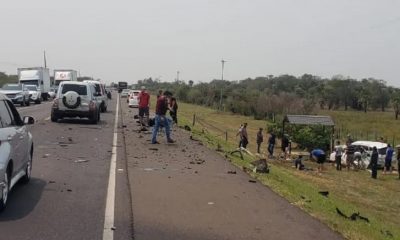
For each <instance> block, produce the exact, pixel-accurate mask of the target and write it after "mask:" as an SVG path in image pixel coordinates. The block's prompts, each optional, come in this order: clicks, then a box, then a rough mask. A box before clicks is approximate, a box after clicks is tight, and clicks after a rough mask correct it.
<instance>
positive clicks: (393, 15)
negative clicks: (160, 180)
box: [0, 0, 400, 86]
mask: <svg viewBox="0 0 400 240" xmlns="http://www.w3.org/2000/svg"><path fill="white" fill-rule="evenodd" d="M61 3H66V4H64V5H62V4H61ZM61 3H60V1H53V0H40V1H39V2H37V1H31V0H20V1H7V2H4V3H3V4H2V14H1V15H0V29H2V33H3V35H2V38H0V69H2V70H4V71H5V72H7V73H8V74H15V73H16V69H17V67H29V66H35V65H36V66H38V65H39V66H43V65H44V62H43V51H46V54H47V65H48V67H49V68H51V69H54V68H60V66H63V67H61V68H69V69H74V70H77V71H80V72H81V75H82V76H92V77H94V78H99V79H102V80H103V81H104V82H112V81H113V82H118V81H125V80H126V79H131V80H130V81H132V82H136V81H137V80H140V79H143V78H148V77H150V76H153V77H154V78H160V79H161V81H168V82H170V81H174V79H175V78H176V75H177V71H179V72H180V74H179V75H180V76H179V79H188V80H189V79H190V80H193V81H194V82H196V83H197V82H208V81H211V80H212V79H220V78H221V60H226V61H227V62H226V64H225V69H224V79H229V80H231V81H237V80H242V79H246V78H248V77H252V76H265V75H267V74H269V73H273V75H275V76H279V75H282V74H289V75H293V76H301V75H302V74H303V73H310V74H312V75H316V76H323V77H324V78H330V77H332V76H334V75H343V76H350V77H352V78H354V79H363V78H368V77H371V78H375V79H382V80H385V81H386V82H387V84H388V85H393V86H400V79H399V77H398V75H399V74H398V63H399V62H400V44H399V40H400V31H399V30H400V14H399V12H398V9H400V1H393V0H381V1H375V0H352V1H347V0H337V1H327V0H325V1H321V0H302V1H298V0H284V1H273V0H253V1H251V2H248V1H245V0H215V1H201V0H192V1H185V0H170V1H163V0H153V1H140V2H132V1H126V0H117V1H112V2H111V1H95V0H85V1H78V0H70V1H68V2H66V1H65V2H63V1H61ZM69 15H72V16H74V17H60V16H69ZM16 16H18V17H16Z"/></svg>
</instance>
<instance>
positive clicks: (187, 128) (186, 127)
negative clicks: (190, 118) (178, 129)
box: [183, 125, 192, 137]
mask: <svg viewBox="0 0 400 240" xmlns="http://www.w3.org/2000/svg"><path fill="white" fill-rule="evenodd" d="M183 129H185V130H186V131H189V132H191V131H192V129H191V128H190V127H189V126H188V125H185V126H184V127H183ZM190 137H191V136H190Z"/></svg>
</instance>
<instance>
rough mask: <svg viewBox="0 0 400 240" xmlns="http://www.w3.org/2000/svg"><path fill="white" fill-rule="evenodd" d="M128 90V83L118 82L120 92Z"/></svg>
mask: <svg viewBox="0 0 400 240" xmlns="http://www.w3.org/2000/svg"><path fill="white" fill-rule="evenodd" d="M127 88H128V83H127V82H118V92H119V93H120V92H122V90H123V89H127Z"/></svg>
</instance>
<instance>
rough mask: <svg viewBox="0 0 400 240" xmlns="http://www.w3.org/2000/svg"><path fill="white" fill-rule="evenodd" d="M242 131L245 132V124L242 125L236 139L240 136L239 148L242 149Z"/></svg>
mask: <svg viewBox="0 0 400 240" xmlns="http://www.w3.org/2000/svg"><path fill="white" fill-rule="evenodd" d="M242 130H243V124H240V127H239V130H238V132H237V133H236V137H237V136H239V147H238V148H241V147H242Z"/></svg>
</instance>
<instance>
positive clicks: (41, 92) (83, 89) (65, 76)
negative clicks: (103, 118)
mask: <svg viewBox="0 0 400 240" xmlns="http://www.w3.org/2000/svg"><path fill="white" fill-rule="evenodd" d="M53 85H54V86H53V87H51V84H50V76H49V70H48V69H47V68H42V67H38V68H19V69H18V83H13V84H5V85H3V87H2V88H1V89H0V211H3V210H4V209H5V207H6V206H7V202H8V200H9V193H10V191H11V189H12V188H13V187H14V186H15V185H16V183H17V182H22V183H27V182H29V180H30V178H31V171H32V164H33V159H32V158H33V151H34V144H33V138H32V134H31V133H30V132H29V129H28V128H27V125H30V124H34V123H35V119H34V118H33V117H31V116H24V117H21V116H20V113H19V112H18V109H17V107H16V106H17V105H20V106H29V105H30V103H31V102H34V103H36V104H40V103H41V102H42V101H46V100H50V99H54V100H53V104H52V106H51V116H50V118H51V121H52V122H58V120H61V119H63V118H67V117H70V118H76V117H79V118H88V119H89V121H90V122H91V123H93V124H97V123H98V122H99V121H100V113H101V112H106V111H107V107H108V100H109V99H111V89H106V88H105V85H104V84H102V83H101V82H99V81H92V80H87V81H83V82H80V81H77V72H76V71H74V70H55V71H54V84H53Z"/></svg>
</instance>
